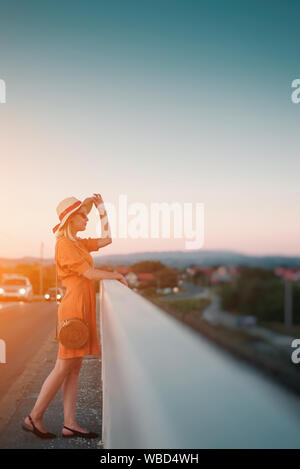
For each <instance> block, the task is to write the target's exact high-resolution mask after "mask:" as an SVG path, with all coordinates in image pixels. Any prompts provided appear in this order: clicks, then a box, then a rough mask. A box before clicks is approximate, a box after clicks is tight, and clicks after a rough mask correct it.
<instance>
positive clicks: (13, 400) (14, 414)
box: [0, 315, 102, 449]
mask: <svg viewBox="0 0 300 469" xmlns="http://www.w3.org/2000/svg"><path fill="white" fill-rule="evenodd" d="M97 316H99V315H97ZM98 321H99V318H98V317H97V322H98ZM98 330H99V328H98ZM54 334H55V332H53V331H51V334H50V335H49V338H48V340H47V341H46V343H45V345H44V347H43V348H42V349H41V350H40V351H39V353H38V354H37V355H36V357H35V358H34V359H33V360H32V361H31V362H30V363H29V364H28V366H27V367H26V369H25V370H24V372H23V373H22V375H21V376H20V377H19V378H18V379H17V381H16V382H15V383H14V385H13V386H12V387H11V388H10V389H9V391H8V393H7V395H6V396H5V398H4V399H3V400H2V401H0V416H1V418H0V449H9V448H11V449H12V448H14V449H23V448H26V449H27V448H28V449H29V448H30V449H32V448H34V449H36V448H41V449H44V448H61V449H72V448H77V449H79V448H82V449H84V448H86V449H90V448H95V449H102V445H101V444H99V443H100V441H101V436H102V435H101V433H102V383H101V359H100V358H99V357H98V356H95V355H94V356H92V355H91V356H87V357H85V358H84V359H83V362H82V367H81V371H80V375H79V389H78V399H77V417H78V423H79V425H80V426H82V427H84V428H87V429H88V430H90V431H95V432H97V433H99V439H98V438H95V439H91V440H87V439H84V438H70V439H64V438H62V437H61V430H62V427H63V401H62V389H60V390H59V392H58V393H57V395H56V396H55V398H54V399H53V401H52V402H51V403H50V405H49V407H48V409H47V411H46V413H45V416H44V423H45V426H46V428H47V430H48V431H50V432H53V433H55V434H56V435H57V438H55V439H54V440H42V439H40V438H38V437H36V436H35V435H33V434H32V433H29V432H25V431H24V430H22V428H21V424H22V422H23V420H24V418H25V417H26V415H28V413H29V412H30V410H31V409H32V407H33V405H34V403H35V401H36V398H37V396H38V394H39V392H40V389H41V386H42V384H43V382H44V380H45V379H46V377H47V376H48V374H49V373H50V372H51V370H52V369H53V367H54V365H55V361H56V358H57V351H58V343H57V342H56V341H55V340H54V339H53V338H54Z"/></svg>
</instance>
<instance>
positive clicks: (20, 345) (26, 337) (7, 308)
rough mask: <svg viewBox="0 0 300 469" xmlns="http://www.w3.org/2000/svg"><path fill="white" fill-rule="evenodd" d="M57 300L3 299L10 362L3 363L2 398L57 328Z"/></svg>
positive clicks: (0, 325)
mask: <svg viewBox="0 0 300 469" xmlns="http://www.w3.org/2000/svg"><path fill="white" fill-rule="evenodd" d="M56 310H57V306H56V304H55V303H54V302H50V303H46V302H43V301H41V302H32V303H24V302H19V303H18V302H9V301H7V302H0V339H2V340H4V341H5V345H6V360H5V361H6V363H0V399H2V398H3V397H4V396H5V394H6V392H7V391H8V389H9V387H10V386H11V385H12V384H13V383H14V381H15V380H16V379H17V378H18V377H19V375H20V374H21V373H22V371H23V370H24V367H25V366H26V365H27V364H28V362H29V361H30V360H31V359H32V358H33V357H34V355H35V354H36V353H37V352H38V351H39V349H40V347H42V345H43V344H44V343H45V340H46V339H47V337H48V336H49V334H51V331H53V338H55V327H56Z"/></svg>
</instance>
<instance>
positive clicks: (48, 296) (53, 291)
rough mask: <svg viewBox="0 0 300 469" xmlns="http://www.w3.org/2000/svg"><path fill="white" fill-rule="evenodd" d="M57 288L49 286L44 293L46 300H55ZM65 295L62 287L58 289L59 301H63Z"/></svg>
mask: <svg viewBox="0 0 300 469" xmlns="http://www.w3.org/2000/svg"><path fill="white" fill-rule="evenodd" d="M55 295H56V288H55V287H53V288H49V289H48V290H47V292H46V293H45V295H44V298H45V300H46V301H55ZM63 296H64V291H63V289H62V288H58V289H57V301H61V300H62V298H63Z"/></svg>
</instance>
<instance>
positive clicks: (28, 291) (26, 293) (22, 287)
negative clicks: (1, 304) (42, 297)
mask: <svg viewBox="0 0 300 469" xmlns="http://www.w3.org/2000/svg"><path fill="white" fill-rule="evenodd" d="M32 297H33V289H32V285H31V283H30V280H29V279H28V278H27V277H23V276H21V275H12V276H7V277H4V278H3V279H2V282H1V284H0V301H1V300H5V299H9V298H11V299H17V300H22V301H31V300H32Z"/></svg>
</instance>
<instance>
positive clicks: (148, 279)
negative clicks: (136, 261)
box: [137, 273, 156, 288]
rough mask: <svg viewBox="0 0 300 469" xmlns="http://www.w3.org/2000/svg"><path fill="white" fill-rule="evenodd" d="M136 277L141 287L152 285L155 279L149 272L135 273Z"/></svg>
mask: <svg viewBox="0 0 300 469" xmlns="http://www.w3.org/2000/svg"><path fill="white" fill-rule="evenodd" d="M137 277H138V282H139V283H138V285H139V287H142V288H143V287H148V286H152V285H153V283H154V281H155V276H154V275H153V274H151V273H140V274H137ZM155 282H156V281H155Z"/></svg>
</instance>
